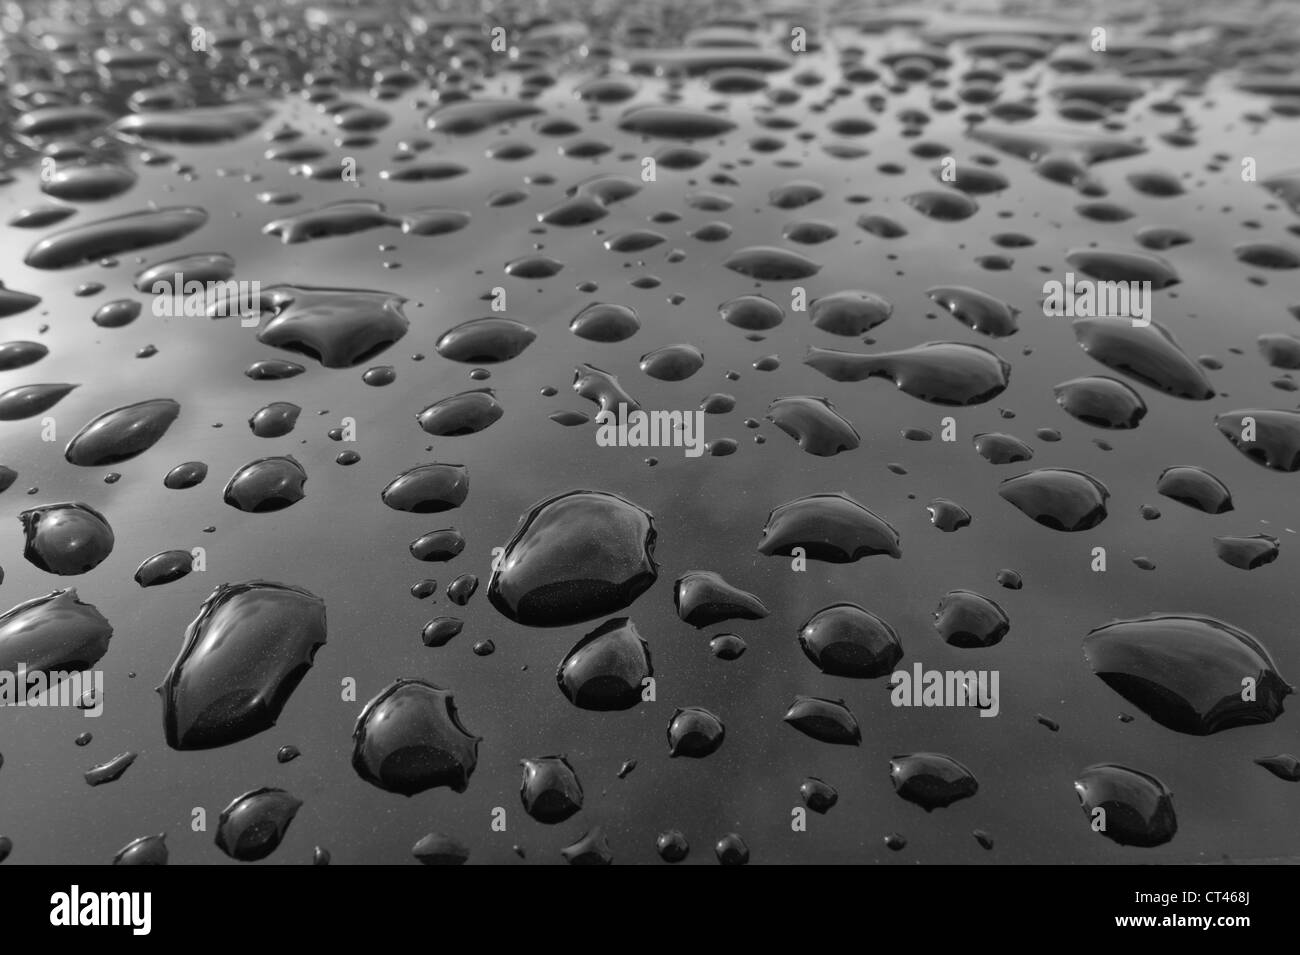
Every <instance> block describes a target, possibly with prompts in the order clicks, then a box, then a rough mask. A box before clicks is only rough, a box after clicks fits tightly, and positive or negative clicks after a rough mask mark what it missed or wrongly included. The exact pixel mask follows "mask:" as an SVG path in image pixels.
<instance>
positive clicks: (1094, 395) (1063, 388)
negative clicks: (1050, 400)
mask: <svg viewBox="0 0 1300 955" xmlns="http://www.w3.org/2000/svg"><path fill="white" fill-rule="evenodd" d="M1053 391H1054V392H1055V394H1056V403H1057V404H1059V405H1060V406H1061V407H1062V408H1064V409H1065V411H1066V413H1068V414H1069V415H1071V416H1073V417H1075V418H1078V419H1079V420H1080V421H1083V422H1085V423H1087V424H1091V425H1096V426H1097V427H1099V428H1136V427H1137V426H1138V422H1139V421H1141V420H1142V419H1143V418H1144V417H1146V413H1147V405H1146V402H1145V401H1143V400H1142V396H1141V395H1139V394H1138V393H1137V392H1136V391H1134V390H1133V389H1132V388H1130V387H1129V386H1128V385H1126V384H1124V382H1122V381H1118V380H1116V379H1114V378H1106V377H1104V376H1090V377H1086V378H1071V379H1070V380H1069V381H1063V382H1061V383H1060V384H1059V385H1057V386H1056V387H1055V388H1054V389H1053Z"/></svg>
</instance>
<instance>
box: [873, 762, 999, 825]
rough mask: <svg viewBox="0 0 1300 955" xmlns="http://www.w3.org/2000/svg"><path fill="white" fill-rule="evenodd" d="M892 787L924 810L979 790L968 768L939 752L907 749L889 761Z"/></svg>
mask: <svg viewBox="0 0 1300 955" xmlns="http://www.w3.org/2000/svg"><path fill="white" fill-rule="evenodd" d="M889 778H890V780H891V781H892V782H893V784H894V791H895V792H896V793H898V795H900V796H902V797H903V798H904V799H906V800H907V801H908V802H911V803H915V804H916V805H918V806H920V807H921V808H922V809H924V810H925V811H926V812H932V811H933V810H935V809H943V808H944V807H945V806H951V805H952V804H953V803H955V802H957V801H958V800H960V799H968V798H970V797H971V796H974V795H975V793H976V792H978V791H979V783H978V782H977V781H976V779H975V776H974V774H973V773H971V771H970V770H969V769H967V768H966V767H965V766H963V765H962V764H961V763H959V762H957V760H955V759H953V758H952V757H951V756H945V755H943V754H942V753H911V754H909V755H906V756H895V757H894V758H893V759H891V760H890V761H889Z"/></svg>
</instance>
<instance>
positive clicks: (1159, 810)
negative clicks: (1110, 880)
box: [1074, 763, 1178, 848]
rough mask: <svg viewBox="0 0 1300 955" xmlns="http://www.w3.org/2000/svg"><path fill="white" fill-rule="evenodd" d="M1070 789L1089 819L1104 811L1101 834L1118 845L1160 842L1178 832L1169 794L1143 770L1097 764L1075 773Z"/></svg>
mask: <svg viewBox="0 0 1300 955" xmlns="http://www.w3.org/2000/svg"><path fill="white" fill-rule="evenodd" d="M1074 791H1075V792H1076V793H1078V795H1079V802H1080V804H1081V805H1082V806H1083V811H1084V812H1085V813H1087V815H1088V819H1089V821H1090V822H1091V821H1092V820H1094V819H1097V818H1101V817H1100V816H1099V815H1098V814H1097V810H1098V809H1100V810H1102V811H1103V812H1104V813H1105V820H1106V825H1105V828H1103V829H1101V830H1100V831H1101V834H1102V835H1104V836H1105V837H1106V838H1107V839H1110V840H1111V841H1112V842H1115V843H1118V844H1119V845H1121V846H1139V847H1142V848H1150V847H1152V846H1159V845H1164V844H1165V843H1166V842H1168V841H1169V840H1170V839H1172V838H1173V837H1174V834H1175V833H1176V832H1177V831H1178V820H1177V819H1176V818H1175V816H1174V803H1173V794H1172V793H1170V792H1169V790H1168V789H1166V788H1165V784H1164V783H1162V782H1161V781H1160V780H1158V779H1156V777H1154V776H1151V775H1149V774H1147V773H1143V772H1139V771H1138V770H1136V769H1129V768H1128V767H1127V766H1120V765H1117V764H1115V763H1099V764H1097V765H1095V766H1089V767H1088V768H1087V769H1085V770H1084V771H1083V772H1082V773H1080V774H1079V778H1078V779H1077V780H1075V783H1074Z"/></svg>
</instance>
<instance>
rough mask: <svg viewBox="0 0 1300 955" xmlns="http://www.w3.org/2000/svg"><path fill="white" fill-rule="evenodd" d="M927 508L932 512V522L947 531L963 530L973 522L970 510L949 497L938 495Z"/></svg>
mask: <svg viewBox="0 0 1300 955" xmlns="http://www.w3.org/2000/svg"><path fill="white" fill-rule="evenodd" d="M925 509H926V510H927V511H929V512H930V523H931V524H933V525H934V526H935V527H937V528H939V530H941V531H944V532H945V533H951V532H953V531H957V530H961V529H962V528H963V527H966V526H967V525H969V524H970V522H971V516H970V511H968V510H966V508H964V507H962V506H961V505H960V504H958V503H956V502H955V501H950V500H948V499H947V498H942V497H936V498H935V499H934V500H933V501H931V502H930V503H929V504H927V505H926V506H925Z"/></svg>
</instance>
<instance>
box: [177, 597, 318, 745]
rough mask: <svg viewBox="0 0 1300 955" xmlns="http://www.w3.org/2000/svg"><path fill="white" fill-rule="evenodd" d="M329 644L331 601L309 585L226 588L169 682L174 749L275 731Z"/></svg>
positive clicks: (188, 635) (208, 603)
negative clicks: (327, 616)
mask: <svg viewBox="0 0 1300 955" xmlns="http://www.w3.org/2000/svg"><path fill="white" fill-rule="evenodd" d="M324 645H325V602H324V601H323V600H321V599H320V598H319V597H317V596H316V595H315V594H313V593H310V592H309V591H307V590H304V589H302V588H301V587H293V586H290V585H288V584H278V583H272V582H270V581H264V580H250V581H246V582H244V583H241V584H222V585H221V586H219V587H217V588H216V589H215V590H214V591H213V592H212V593H211V594H210V595H209V596H208V599H207V600H205V601H204V602H203V606H202V607H200V608H199V613H198V616H196V617H195V618H194V620H193V621H192V622H191V623H190V625H189V626H188V627H187V628H186V630H185V639H184V643H182V645H181V650H180V653H179V654H178V655H177V657H176V660H175V662H174V663H172V665H171V669H170V670H168V671H167V676H166V677H164V678H163V682H162V685H161V686H159V687H158V692H159V693H160V694H161V695H162V699H163V728H164V730H165V732H166V737H167V745H168V746H170V747H172V749H180V750H189V749H209V748H212V747H216V746H227V745H229V744H230V743H234V742H237V741H239V740H241V739H247V738H248V737H250V736H254V735H256V734H257V733H261V732H263V731H264V730H267V729H270V728H271V727H272V726H274V725H275V723H276V720H278V719H279V718H280V713H281V711H282V710H283V709H284V707H285V704H286V703H288V701H289V697H290V696H291V695H292V694H293V691H294V690H295V689H296V688H297V686H298V684H299V683H300V682H301V681H302V678H303V677H304V676H306V674H307V671H308V670H309V669H311V665H312V661H313V660H314V659H315V656H316V652H317V651H318V650H319V649H320V648H321V647H322V646H324Z"/></svg>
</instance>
